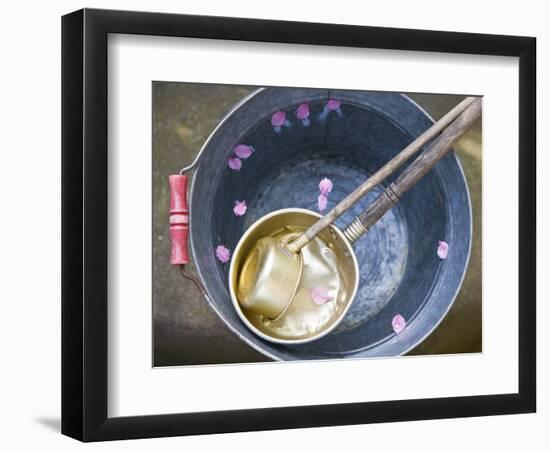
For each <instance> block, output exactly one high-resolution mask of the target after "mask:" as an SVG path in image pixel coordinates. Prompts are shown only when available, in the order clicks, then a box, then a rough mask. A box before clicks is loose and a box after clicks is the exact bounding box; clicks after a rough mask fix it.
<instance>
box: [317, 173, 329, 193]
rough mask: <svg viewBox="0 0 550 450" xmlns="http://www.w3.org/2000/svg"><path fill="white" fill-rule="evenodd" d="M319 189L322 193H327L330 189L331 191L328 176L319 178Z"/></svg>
mask: <svg viewBox="0 0 550 450" xmlns="http://www.w3.org/2000/svg"><path fill="white" fill-rule="evenodd" d="M319 190H320V191H321V194H323V195H327V194H328V193H329V192H330V191H332V181H331V180H330V178H327V177H325V178H323V179H322V180H321V182H320V183H319Z"/></svg>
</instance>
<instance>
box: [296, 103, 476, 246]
mask: <svg viewBox="0 0 550 450" xmlns="http://www.w3.org/2000/svg"><path fill="white" fill-rule="evenodd" d="M475 100H476V97H466V98H465V99H464V100H462V101H461V102H460V103H459V104H458V105H456V106H455V107H454V108H453V109H451V110H450V111H449V112H448V113H447V114H445V115H444V116H443V117H442V118H441V119H440V120H438V121H437V122H436V123H435V124H434V125H432V126H431V127H430V128H429V129H427V130H426V131H425V132H424V133H422V134H421V135H420V136H418V137H417V138H416V139H415V140H414V141H413V142H411V143H410V144H409V145H408V146H407V147H405V148H404V149H403V150H402V151H401V152H400V153H398V154H397V155H396V156H395V157H394V158H393V159H391V160H390V161H389V162H387V163H386V164H385V165H384V167H382V168H381V169H380V170H378V171H377V172H376V173H375V174H373V175H372V176H370V177H369V179H368V180H366V181H365V182H364V183H363V184H361V185H360V186H359V187H358V188H356V189H355V190H354V191H353V192H351V193H350V194H349V195H348V196H347V197H346V198H344V199H343V200H342V201H341V202H340V203H338V204H337V205H336V206H335V207H334V208H333V209H332V210H331V211H329V212H328V213H327V214H326V215H325V216H323V217H322V218H321V219H319V220H318V221H317V222H315V223H314V224H313V225H311V226H310V227H309V228H308V229H307V230H306V231H304V233H303V234H302V235H301V236H299V237H298V238H297V239H296V240H294V241H292V242H291V243H289V244H288V245H287V248H288V250H290V251H291V252H293V253H298V252H299V251H300V250H301V249H302V248H303V247H304V246H305V245H307V243H308V242H310V241H311V240H312V239H313V238H314V237H315V236H317V235H318V234H319V233H320V232H321V231H322V230H324V229H325V228H326V227H328V226H329V225H330V224H331V223H333V222H334V221H335V220H336V219H337V218H338V217H340V216H341V215H342V214H343V213H344V212H346V211H347V210H348V209H349V208H351V207H352V206H353V205H354V204H355V203H357V202H358V201H359V200H360V199H361V198H363V197H364V196H365V195H366V194H367V193H368V192H370V191H371V190H372V189H373V188H374V187H375V186H377V185H378V184H380V183H381V182H382V181H384V180H385V179H386V178H387V177H388V176H390V175H391V174H392V173H394V172H395V171H396V170H397V169H398V168H399V167H401V166H402V165H403V164H404V163H405V162H406V161H407V160H408V159H410V158H411V157H412V156H413V155H414V154H416V153H417V152H418V151H419V150H420V149H421V148H422V147H423V146H424V145H426V144H427V143H428V142H430V141H431V140H432V139H434V138H435V137H436V136H437V135H438V134H439V133H441V132H442V131H443V130H444V129H445V128H446V127H447V126H449V124H451V123H452V122H453V121H454V120H455V119H456V118H457V117H458V116H459V115H460V114H462V113H463V112H464V111H465V110H466V108H468V107H469V106H470V105H471V104H472V103H473V102H474V101H475Z"/></svg>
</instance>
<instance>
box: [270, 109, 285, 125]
mask: <svg viewBox="0 0 550 450" xmlns="http://www.w3.org/2000/svg"><path fill="white" fill-rule="evenodd" d="M285 122H286V113H285V112H283V111H277V112H276V113H273V115H272V116H271V125H273V126H274V127H282V126H283V125H284V124H285Z"/></svg>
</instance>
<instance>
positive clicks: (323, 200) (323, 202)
mask: <svg viewBox="0 0 550 450" xmlns="http://www.w3.org/2000/svg"><path fill="white" fill-rule="evenodd" d="M327 203H328V198H327V196H326V195H324V194H321V195H319V197H317V207H318V208H319V211H324V210H325V209H327Z"/></svg>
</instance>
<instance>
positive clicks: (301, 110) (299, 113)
mask: <svg viewBox="0 0 550 450" xmlns="http://www.w3.org/2000/svg"><path fill="white" fill-rule="evenodd" d="M296 117H298V119H300V120H304V119H307V118H308V117H309V104H308V103H302V104H301V105H300V106H298V108H297V109H296Z"/></svg>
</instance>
